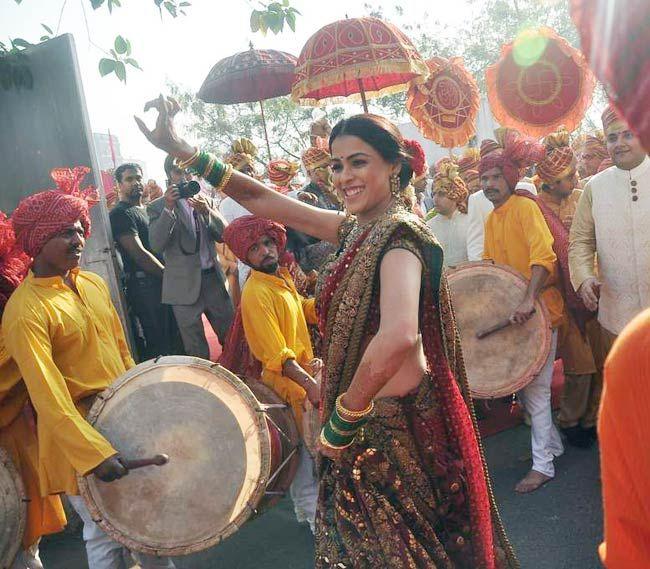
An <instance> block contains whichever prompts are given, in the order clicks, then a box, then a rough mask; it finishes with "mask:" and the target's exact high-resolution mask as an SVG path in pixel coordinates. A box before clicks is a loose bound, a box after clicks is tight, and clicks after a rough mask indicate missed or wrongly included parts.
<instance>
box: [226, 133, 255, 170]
mask: <svg viewBox="0 0 650 569" xmlns="http://www.w3.org/2000/svg"><path fill="white" fill-rule="evenodd" d="M256 156H257V146H255V145H254V144H253V143H252V142H251V141H250V140H248V138H240V139H239V140H235V141H234V142H233V143H232V144H231V146H230V153H229V154H228V155H227V156H226V157H225V158H224V162H226V163H227V164H231V165H232V167H233V168H234V169H235V170H239V171H241V170H243V169H244V168H245V167H246V166H249V167H251V168H253V169H254V168H255V157H256Z"/></svg>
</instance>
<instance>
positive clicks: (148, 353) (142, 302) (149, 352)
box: [126, 276, 184, 361]
mask: <svg viewBox="0 0 650 569" xmlns="http://www.w3.org/2000/svg"><path fill="white" fill-rule="evenodd" d="M161 298H162V280H161V279H157V278H155V277H151V276H146V277H131V278H128V279H127V282H126V300H127V303H128V305H129V313H130V315H131V318H132V319H137V322H138V323H139V325H140V326H139V327H138V326H137V325H136V326H134V328H135V329H136V330H138V329H139V330H140V331H141V333H142V335H143V336H144V337H143V338H142V341H141V342H139V350H140V352H141V353H140V361H145V360H149V359H152V358H155V357H157V356H167V355H174V354H183V353H184V350H183V343H182V341H181V337H180V332H179V331H178V326H177V325H176V319H175V318H174V314H173V312H172V310H171V307H170V306H168V305H166V304H162V303H161Z"/></svg>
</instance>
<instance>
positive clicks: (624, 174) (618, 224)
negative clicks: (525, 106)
mask: <svg viewBox="0 0 650 569" xmlns="http://www.w3.org/2000/svg"><path fill="white" fill-rule="evenodd" d="M602 120H603V130H604V131H605V140H606V144H607V150H608V152H609V154H610V156H611V158H612V161H613V162H614V166H612V167H610V168H607V169H606V170H604V171H602V172H600V173H598V174H595V175H594V176H593V177H592V178H591V179H590V180H589V182H587V184H586V185H585V187H584V190H583V193H582V195H581V196H580V201H579V202H578V207H577V208H576V212H575V216H574V218H573V224H572V225H571V232H570V236H569V269H570V272H571V283H572V284H573V286H574V288H575V289H576V290H577V291H578V293H579V294H580V296H581V297H582V300H583V302H584V303H585V306H586V307H587V308H588V309H590V310H597V311H598V322H599V324H600V345H599V346H598V345H597V346H594V358H595V359H596V366H597V368H598V370H599V371H600V370H602V366H603V363H604V360H605V358H606V356H607V353H608V352H609V349H610V348H611V345H612V344H613V342H614V340H615V339H616V337H617V336H618V335H619V334H620V333H621V331H622V330H623V328H624V327H625V326H626V325H627V324H628V323H629V322H630V321H631V320H632V319H633V318H634V317H635V316H636V315H637V314H639V313H640V312H641V311H643V310H644V309H645V308H647V307H648V306H650V230H648V220H649V219H650V159H649V158H648V155H647V153H646V151H645V150H644V149H643V147H642V146H641V142H640V141H639V139H638V138H637V137H636V136H635V135H634V133H633V132H632V131H631V130H630V128H629V126H628V125H627V124H626V123H625V121H624V120H623V119H622V118H620V117H619V116H617V114H616V113H615V112H614V111H613V110H612V109H611V108H608V109H606V110H605V112H604V113H603V116H602ZM596 256H597V259H598V275H596V271H595V264H594V260H595V258H596ZM592 346H593V344H592Z"/></svg>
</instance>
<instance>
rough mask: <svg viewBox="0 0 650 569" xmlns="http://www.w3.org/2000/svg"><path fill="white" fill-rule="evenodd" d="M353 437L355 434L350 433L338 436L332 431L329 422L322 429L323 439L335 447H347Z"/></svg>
mask: <svg viewBox="0 0 650 569" xmlns="http://www.w3.org/2000/svg"><path fill="white" fill-rule="evenodd" d="M355 436H356V433H352V434H350V435H347V436H344V435H339V434H338V433H336V432H334V431H333V430H332V428H331V426H330V424H329V422H328V423H325V426H324V427H323V437H324V438H325V440H326V441H327V442H328V443H329V444H331V445H333V446H336V447H340V446H345V445H349V444H350V443H351V442H352V441H353V440H354V437H355Z"/></svg>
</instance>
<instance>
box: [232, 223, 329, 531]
mask: <svg viewBox="0 0 650 569" xmlns="http://www.w3.org/2000/svg"><path fill="white" fill-rule="evenodd" d="M223 238H224V241H225V243H226V244H227V245H228V247H229V248H230V249H231V251H232V252H233V253H234V254H235V255H237V257H238V258H239V259H240V260H241V261H242V262H244V263H246V264H247V265H249V266H250V267H251V273H250V276H249V277H248V280H247V281H246V283H245V285H244V288H243V290H242V297H241V304H240V311H241V322H242V324H243V327H244V332H245V336H246V341H247V342H248V345H249V347H250V350H251V352H252V353H253V355H254V356H255V358H257V359H258V360H259V361H260V362H261V364H262V378H261V379H262V381H263V382H264V383H265V384H266V385H268V386H269V387H270V388H271V389H273V391H275V392H276V393H277V394H278V395H279V396H280V397H281V398H282V399H283V400H284V401H285V402H287V403H288V404H289V405H291V408H292V410H293V413H294V416H295V418H296V422H297V423H298V426H299V428H300V427H301V426H302V413H303V403H304V400H305V397H307V398H308V399H309V400H310V401H311V402H312V404H313V405H315V406H318V404H319V399H320V390H319V387H318V385H317V383H316V382H315V381H314V379H313V377H312V376H311V374H310V371H311V369H310V365H309V364H310V362H311V360H312V359H313V351H312V347H311V340H310V337H309V331H308V328H307V323H308V322H309V323H312V324H315V323H316V322H317V319H316V312H315V308H314V300H313V299H311V300H306V299H304V298H303V297H302V296H300V295H299V294H298V292H297V291H296V286H295V284H294V282H293V279H292V278H291V275H290V274H289V271H287V269H285V268H283V267H280V266H279V259H280V257H281V255H282V254H283V251H284V246H285V244H286V240H287V237H286V232H285V230H284V228H283V227H282V226H281V225H279V224H277V223H275V222H273V221H270V220H267V219H262V218H259V217H255V216H253V215H246V216H243V217H240V218H238V219H236V220H235V221H233V222H232V223H231V224H230V225H229V226H228V227H227V228H226V230H225V231H224V234H223ZM238 320H239V319H236V320H235V324H234V325H235V326H236V325H237V322H238ZM231 337H236V334H231ZM231 348H232V346H227V347H226V349H231ZM290 491H291V497H292V499H293V502H294V507H295V510H296V516H297V518H298V520H299V521H303V520H304V521H307V522H308V523H309V524H310V527H311V528H312V531H313V528H314V518H315V514H316V501H317V496H318V493H317V480H316V478H315V476H314V465H313V460H312V459H311V457H310V456H309V454H308V453H307V452H306V450H305V449H304V447H303V448H301V450H300V465H299V467H298V472H297V474H296V477H295V478H294V481H293V483H292V485H291V489H290Z"/></svg>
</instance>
